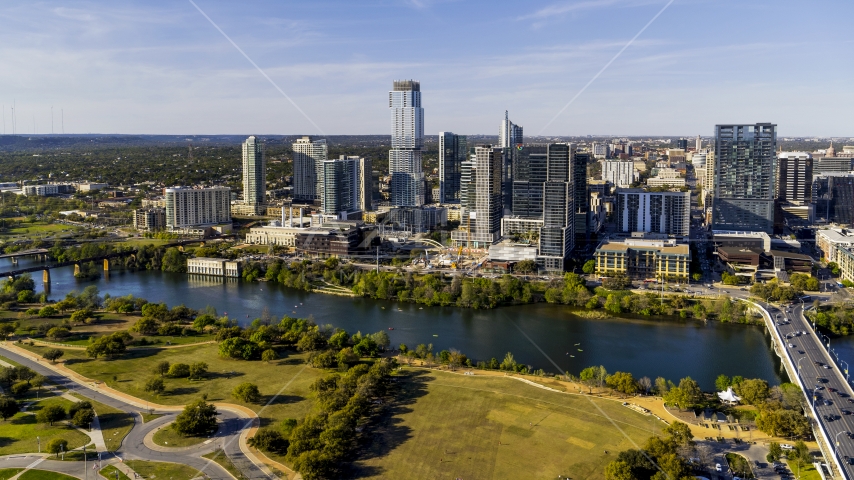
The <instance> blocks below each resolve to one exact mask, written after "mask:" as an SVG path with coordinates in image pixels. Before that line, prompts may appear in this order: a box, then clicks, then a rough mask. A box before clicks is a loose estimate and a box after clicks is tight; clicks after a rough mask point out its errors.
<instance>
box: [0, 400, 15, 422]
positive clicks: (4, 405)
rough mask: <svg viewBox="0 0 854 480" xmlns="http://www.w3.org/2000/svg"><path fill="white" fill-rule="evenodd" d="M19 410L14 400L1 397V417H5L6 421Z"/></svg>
mask: <svg viewBox="0 0 854 480" xmlns="http://www.w3.org/2000/svg"><path fill="white" fill-rule="evenodd" d="M19 408H20V407H19V406H18V402H16V401H15V399H14V398H9V397H0V417H3V420H4V421H5V420H6V419H7V418H9V417H12V416H14V415H15V414H16V413H18V410H19Z"/></svg>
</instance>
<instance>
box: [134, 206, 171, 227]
mask: <svg viewBox="0 0 854 480" xmlns="http://www.w3.org/2000/svg"><path fill="white" fill-rule="evenodd" d="M133 228H135V229H137V230H142V231H144V232H156V231H158V230H163V229H164V228H166V209H165V208H157V207H154V208H138V209H136V210H134V211H133Z"/></svg>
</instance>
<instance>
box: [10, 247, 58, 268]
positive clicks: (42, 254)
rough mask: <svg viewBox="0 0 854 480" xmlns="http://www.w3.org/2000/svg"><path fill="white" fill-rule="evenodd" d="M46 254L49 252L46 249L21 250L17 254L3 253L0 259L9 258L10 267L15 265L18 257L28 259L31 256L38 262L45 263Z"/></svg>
mask: <svg viewBox="0 0 854 480" xmlns="http://www.w3.org/2000/svg"><path fill="white" fill-rule="evenodd" d="M48 253H49V252H48V250H47V249H46V248H31V249H29V250H21V251H19V252H13V253H5V254H3V255H0V258H11V259H12V265H17V264H18V257H28V256H31V255H32V256H35V257H36V259H38V260H41V261H47V254H48Z"/></svg>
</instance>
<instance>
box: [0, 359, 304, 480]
mask: <svg viewBox="0 0 854 480" xmlns="http://www.w3.org/2000/svg"><path fill="white" fill-rule="evenodd" d="M0 349H4V350H6V351H7V352H9V354H8V355H7V356H9V357H10V358H12V359H13V360H15V361H17V362H19V363H22V364H28V365H27V366H29V367H30V368H32V369H33V370H36V371H37V372H39V373H41V374H43V375H45V376H48V377H49V378H50V379H51V381H54V382H55V383H58V384H61V385H66V384H69V383H70V384H71V386H74V384H76V385H77V387H75V393H78V394H80V395H83V396H85V397H88V398H92V399H93V400H96V401H98V402H101V403H104V404H106V405H109V406H112V407H115V408H118V409H120V410H123V411H125V412H127V413H131V414H134V415H136V414H138V412H139V410H142V409H143V408H145V409H146V410H148V409H153V410H155V411H156V412H157V413H162V414H164V415H165V416H166V419H165V421H171V420H172V419H174V414H175V413H177V412H179V411H181V410H183V406H180V405H158V404H152V403H150V402H145V401H143V400H140V399H138V398H135V397H133V396H130V395H128V394H125V393H123V392H120V391H117V390H114V389H112V388H110V387H108V386H106V385H103V384H102V383H99V382H97V381H94V380H91V379H89V378H86V377H84V376H82V375H80V374H78V373H76V372H74V371H73V370H71V369H69V368H67V367H65V366H64V365H61V364H57V365H53V364H50V363H48V362H41V361H40V359H39V358H38V357H37V356H36V355H35V354H33V353H32V352H30V351H28V350H25V349H23V348H20V347H18V346H16V345H14V344H10V343H8V342H4V343H2V344H0ZM56 374H58V375H60V376H61V377H57V376H56ZM214 405H215V406H216V407H217V409H218V410H219V411H220V420H221V421H222V422H223V423H224V424H226V425H227V429H226V431H225V432H226V435H227V436H228V437H229V438H228V439H223V442H221V443H222V447H223V448H224V449H225V453H226V455H227V456H228V458H229V459H230V460H231V461H232V463H234V464H235V466H236V467H237V468H238V469H239V470H241V471H242V472H243V473H244V475H245V476H247V477H249V478H276V476H275V475H274V474H273V473H272V470H271V469H270V467H268V466H267V465H265V463H264V462H262V459H263V460H264V461H266V462H268V463H269V464H272V465H273V466H275V467H276V468H278V469H280V470H281V471H283V472H288V473H293V471H291V470H290V469H288V468H287V467H286V466H284V465H282V464H280V463H278V462H273V461H272V460H270V459H268V458H266V456H265V455H263V454H262V453H261V452H257V453H256V452H254V451H253V450H252V449H250V448H249V447H248V445H247V444H246V441H245V439H246V438H247V437H248V436H250V435H253V434H254V433H255V432H256V431H257V429H258V426H259V424H260V421H259V419H258V416H257V415H256V414H255V412H254V411H253V410H251V409H249V408H246V407H243V406H240V405H234V404H228V403H215V404H214ZM158 420H161V419H158ZM158 423H159V422H157V421H152V422H149V423H146V424H145V425H142V424H141V423H140V424H138V425H135V426H134V428H132V429H131V432H130V433H129V434H128V436H127V437H126V438H125V441H124V442H123V443H122V447H121V449H120V451H126V452H128V454H129V456H130V457H132V458H138V459H141V460H155V461H158V460H159V461H171V462H174V463H183V464H186V465H189V466H191V467H193V468H196V469H198V470H200V471H203V472H208V474H209V475H210V474H212V473H213V472H212V471H211V470H215V471H217V474H216V475H214V476H218V477H230V474H228V473H227V472H226V471H225V469H223V468H222V467H220V466H219V465H218V464H216V463H214V462H211V461H210V460H209V459H206V458H201V457H199V456H197V455H195V454H193V453H183V452H156V451H152V450H151V449H149V448H147V447H146V446H145V442H144V437H145V434H146V433H147V432H148V430H149V429H151V428H154V427H155V426H156V425H157V424H158ZM235 440H237V441H235ZM211 449H213V447H211ZM259 457H260V458H259Z"/></svg>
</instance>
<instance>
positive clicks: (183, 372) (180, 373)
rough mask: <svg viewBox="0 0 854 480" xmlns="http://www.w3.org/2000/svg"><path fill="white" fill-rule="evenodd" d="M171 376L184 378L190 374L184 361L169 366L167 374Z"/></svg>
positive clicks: (188, 367)
mask: <svg viewBox="0 0 854 480" xmlns="http://www.w3.org/2000/svg"><path fill="white" fill-rule="evenodd" d="M167 375H169V376H170V377H172V378H186V377H189V376H190V366H189V365H187V364H186V363H175V364H173V365H172V366H171V367H169V373H168V374H167Z"/></svg>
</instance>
